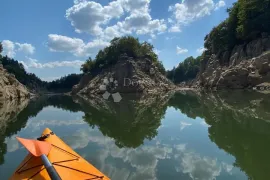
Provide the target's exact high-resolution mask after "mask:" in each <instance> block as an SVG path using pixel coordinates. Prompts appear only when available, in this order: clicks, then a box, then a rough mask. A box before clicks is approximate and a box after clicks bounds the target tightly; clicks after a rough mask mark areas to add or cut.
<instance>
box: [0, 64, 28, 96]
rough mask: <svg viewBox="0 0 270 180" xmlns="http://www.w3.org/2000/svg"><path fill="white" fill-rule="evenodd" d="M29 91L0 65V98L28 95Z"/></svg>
mask: <svg viewBox="0 0 270 180" xmlns="http://www.w3.org/2000/svg"><path fill="white" fill-rule="evenodd" d="M29 95H30V93H29V92H28V90H27V89H26V87H25V86H24V85H22V84H21V83H19V81H18V80H17V79H16V78H15V76H14V75H12V74H9V73H7V71H6V70H5V69H4V68H3V65H2V64H1V65H0V100H1V99H2V100H3V99H17V98H25V97H29Z"/></svg>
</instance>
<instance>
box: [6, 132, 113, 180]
mask: <svg viewBox="0 0 270 180" xmlns="http://www.w3.org/2000/svg"><path fill="white" fill-rule="evenodd" d="M42 139H43V141H46V142H49V143H51V144H52V149H51V151H50V153H49V154H48V159H49V160H50V162H51V163H52V164H53V166H54V168H55V169H56V171H57V172H58V174H59V176H60V177H61V179H62V180H66V179H67V180H68V179H84V180H90V179H91V180H92V179H93V180H109V178H108V177H107V176H105V175H104V174H103V173H102V172H100V171H99V170H98V169H96V168H95V167H94V166H93V165H91V164H90V163H88V162H87V161H86V160H84V159H83V158H82V157H81V156H80V155H79V154H77V153H76V152H75V151H73V150H72V149H71V148H70V147H69V146H68V145H66V144H65V143H64V142H63V141H62V140H61V139H60V138H59V137H57V136H56V135H55V134H54V133H53V132H52V131H51V130H50V129H48V128H46V129H45V130H44V132H43V133H42ZM10 179H11V180H18V179H33V180H35V179H42V180H47V179H48V180H50V177H49V175H48V173H47V171H46V169H45V167H44V166H43V164H42V161H41V158H40V157H34V156H32V155H31V154H28V155H27V156H26V157H25V159H24V160H23V161H22V163H21V164H20V165H19V167H18V168H17V169H16V171H15V173H14V174H13V175H12V177H11V178H10Z"/></svg>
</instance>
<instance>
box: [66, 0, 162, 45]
mask: <svg viewBox="0 0 270 180" xmlns="http://www.w3.org/2000/svg"><path fill="white" fill-rule="evenodd" d="M149 5H150V0H116V1H112V2H110V3H109V4H108V5H106V6H102V5H101V4H99V3H97V2H93V1H78V0H77V1H75V4H74V6H72V7H71V8H69V9H68V10H67V11H66V18H67V19H68V20H69V21H71V25H72V26H74V27H75V30H76V32H79V33H80V32H87V33H90V34H92V35H94V36H100V37H101V38H103V39H106V40H109V39H112V38H114V37H119V36H122V35H127V34H131V33H133V32H135V33H137V34H150V35H153V34H154V33H162V32H165V31H166V29H167V25H166V22H165V21H164V20H163V19H152V17H151V15H150V8H149ZM120 17H121V19H123V20H122V21H117V22H116V23H115V24H113V25H111V26H107V25H108V23H109V22H110V20H111V19H119V18H120Z"/></svg>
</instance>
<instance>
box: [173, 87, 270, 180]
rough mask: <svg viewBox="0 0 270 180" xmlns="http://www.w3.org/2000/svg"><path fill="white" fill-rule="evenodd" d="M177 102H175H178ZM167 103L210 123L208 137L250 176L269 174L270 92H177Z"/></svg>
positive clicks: (259, 177) (262, 177)
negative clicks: (231, 156) (269, 93)
mask: <svg viewBox="0 0 270 180" xmlns="http://www.w3.org/2000/svg"><path fill="white" fill-rule="evenodd" d="M177 102H178V103H177ZM169 104H170V105H172V106H174V107H175V108H179V109H180V110H181V111H182V112H183V113H187V114H188V115H189V116H190V117H193V118H195V117H202V118H204V119H205V121H206V122H207V123H208V124H209V125H210V127H209V129H208V132H209V137H210V139H211V140H212V141H213V142H215V143H216V144H217V146H218V147H219V148H222V149H224V150H225V151H226V152H228V153H230V154H231V155H233V156H234V157H235V158H236V162H235V166H238V167H239V168H241V169H242V170H243V171H244V172H246V174H247V175H248V176H249V178H251V179H268V178H269V177H270V171H269V162H270V154H269V152H270V145H269V142H270V131H269V129H270V95H264V94H259V93H254V92H240V91H239V92H233V93H230V92H222V93H217V94H199V95H196V94H194V93H193V94H192V93H188V94H187V95H183V94H178V95H176V96H175V97H174V98H173V99H171V101H170V103H169Z"/></svg>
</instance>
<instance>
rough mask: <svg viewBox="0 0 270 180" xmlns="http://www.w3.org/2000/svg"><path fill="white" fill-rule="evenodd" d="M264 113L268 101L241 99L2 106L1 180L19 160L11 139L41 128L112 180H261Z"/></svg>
mask: <svg viewBox="0 0 270 180" xmlns="http://www.w3.org/2000/svg"><path fill="white" fill-rule="evenodd" d="M269 108H270V98H269V95H263V94H258V93H250V92H242V91H239V92H234V93H231V92H224V93H218V94H194V93H191V92H188V93H177V94H175V95H173V96H170V97H162V98H161V97H156V98H152V99H150V100H148V99H147V98H139V97H133V96H132V97H128V96H127V97H124V98H123V101H121V102H120V103H113V102H106V103H105V104H102V103H100V102H95V101H91V102H89V101H85V100H83V99H80V98H79V99H78V98H72V97H68V96H52V97H42V98H39V99H36V100H34V101H30V102H20V103H18V102H16V103H11V104H8V105H7V104H4V105H3V104H2V105H1V107H0V115H1V121H2V122H1V123H0V175H1V179H8V177H10V175H11V174H12V173H13V171H14V170H15V168H16V167H17V166H18V165H19V163H20V162H21V161H22V160H23V158H24V156H25V155H26V154H27V152H26V150H25V149H24V148H22V147H21V145H20V144H19V143H18V142H17V141H16V139H15V137H16V136H21V137H25V138H36V137H39V136H40V134H41V132H42V131H43V129H44V128H46V127H49V128H50V129H52V130H53V131H54V132H55V133H56V134H57V135H58V136H59V137H60V138H62V139H63V140H64V141H65V142H66V143H67V144H69V145H70V146H71V147H72V148H73V149H75V151H76V152H78V153H79V154H80V155H82V156H83V157H84V158H85V159H86V160H88V161H89V162H91V163H92V164H93V165H94V166H96V167H97V168H98V169H100V170H101V171H102V172H104V173H105V174H107V175H108V176H109V177H110V178H111V179H113V180H114V179H115V180H133V179H140V180H146V179H159V180H167V179H170V180H172V179H181V180H182V179H183V180H185V179H202V180H208V179H269V178H268V177H270V166H269V164H268V163H269V162H270V153H269V152H270V143H269V142H270V109H269Z"/></svg>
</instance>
